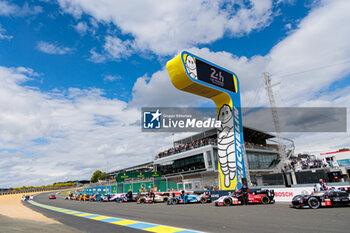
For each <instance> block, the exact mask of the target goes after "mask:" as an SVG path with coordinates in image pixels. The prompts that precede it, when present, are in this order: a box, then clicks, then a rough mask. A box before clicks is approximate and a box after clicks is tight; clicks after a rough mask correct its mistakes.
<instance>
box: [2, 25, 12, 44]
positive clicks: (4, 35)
mask: <svg viewBox="0 0 350 233" xmlns="http://www.w3.org/2000/svg"><path fill="white" fill-rule="evenodd" d="M5 33H6V30H5V29H4V28H2V26H1V24H0V40H11V39H12V38H13V36H8V35H6V34H5Z"/></svg>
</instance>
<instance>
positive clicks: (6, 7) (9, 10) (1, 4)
mask: <svg viewBox="0 0 350 233" xmlns="http://www.w3.org/2000/svg"><path fill="white" fill-rule="evenodd" d="M42 11H43V10H42V7H40V6H29V5H28V3H27V2H26V3H24V4H23V6H22V7H20V6H18V5H16V4H12V3H10V2H8V1H0V16H22V17H23V16H29V15H36V14H39V13H41V12H42Z"/></svg>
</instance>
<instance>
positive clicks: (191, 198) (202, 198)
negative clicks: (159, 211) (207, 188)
mask: <svg viewBox="0 0 350 233" xmlns="http://www.w3.org/2000/svg"><path fill="white" fill-rule="evenodd" d="M186 198H187V201H186ZM208 202H211V195H210V193H208V192H205V193H202V194H195V193H193V194H187V193H184V194H182V195H180V196H176V197H171V198H169V199H168V202H167V204H168V205H173V204H186V203H187V204H190V203H202V204H204V203H208Z"/></svg>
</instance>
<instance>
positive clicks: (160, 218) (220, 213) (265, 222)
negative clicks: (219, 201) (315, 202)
mask: <svg viewBox="0 0 350 233" xmlns="http://www.w3.org/2000/svg"><path fill="white" fill-rule="evenodd" d="M48 195H49V194H41V195H38V196H36V197H35V198H34V201H36V202H38V203H41V204H46V205H51V206H56V207H61V208H67V209H71V210H77V211H82V212H88V213H93V214H100V215H105V216H110V217H116V218H124V219H130V220H138V221H143V222H150V223H156V224H162V225H169V226H173V227H180V228H186V229H191V230H197V231H204V232H218V233H219V232H269V233H274V232H276V233H277V232H278V233H281V232H295V233H300V232H334V233H335V232H349V219H350V208H349V207H343V208H322V209H316V210H313V209H291V208H289V207H288V204H287V203H276V204H272V205H250V206H232V207H215V206H214V204H213V203H209V204H188V205H174V206H167V205H166V204H163V203H158V204H143V205H140V204H136V203H114V202H111V203H95V202H83V201H71V200H64V196H62V195H57V199H56V200H49V199H48ZM27 205H30V204H27ZM31 208H33V209H34V210H36V211H40V212H42V213H44V214H45V215H47V216H48V217H53V218H55V219H56V220H58V221H60V222H62V223H64V224H67V225H69V226H72V227H74V228H77V229H79V230H82V231H84V232H126V233H129V232H130V233H132V232H135V233H136V232H145V231H140V230H135V229H130V228H126V227H123V226H115V225H112V224H108V223H103V222H97V221H93V220H89V219H84V218H81V217H76V216H70V215H66V214H62V213H57V212H53V211H50V210H46V209H42V208H40V207H37V206H31Z"/></svg>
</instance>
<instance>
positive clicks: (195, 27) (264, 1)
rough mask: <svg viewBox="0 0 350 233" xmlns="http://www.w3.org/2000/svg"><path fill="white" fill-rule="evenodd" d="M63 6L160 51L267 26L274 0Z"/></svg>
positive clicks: (88, 1)
mask: <svg viewBox="0 0 350 233" xmlns="http://www.w3.org/2000/svg"><path fill="white" fill-rule="evenodd" d="M58 2H59V4H60V6H61V8H62V9H63V10H64V11H65V12H67V13H70V14H72V15H74V16H75V17H76V18H80V17H81V15H82V14H83V13H85V14H87V15H90V16H92V17H94V18H95V19H96V20H97V21H99V22H103V23H109V22H112V23H113V24H114V25H116V26H117V27H118V28H119V29H120V30H121V32H122V34H128V35H131V36H132V37H133V41H132V42H131V43H132V44H133V45H134V48H135V49H137V50H139V51H152V52H154V53H156V54H158V55H168V54H174V53H175V52H176V51H178V50H179V49H182V48H184V47H191V46H195V45H197V44H206V43H211V42H213V41H216V40H218V39H220V38H222V37H223V36H224V34H225V33H226V34H227V33H228V34H230V35H232V36H242V35H245V34H249V33H250V32H252V31H253V30H260V29H262V28H264V27H266V26H268V25H269V24H270V23H271V21H272V19H273V17H274V12H273V11H274V10H273V9H274V6H275V5H274V4H273V1H272V0H251V1H249V2H245V3H243V2H242V1H231V2H224V1H206V0H195V1H185V2H184V1H177V0H170V1H166V2H163V3H162V4H159V2H158V1H155V0H145V1H137V2H134V1H126V0H124V1H113V0H101V1H99V2H98V3H97V2H96V1H93V0H73V1H71V0H69V1H68V0H59V1H58Z"/></svg>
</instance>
